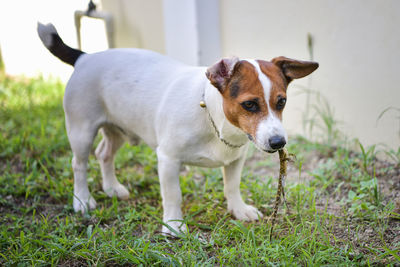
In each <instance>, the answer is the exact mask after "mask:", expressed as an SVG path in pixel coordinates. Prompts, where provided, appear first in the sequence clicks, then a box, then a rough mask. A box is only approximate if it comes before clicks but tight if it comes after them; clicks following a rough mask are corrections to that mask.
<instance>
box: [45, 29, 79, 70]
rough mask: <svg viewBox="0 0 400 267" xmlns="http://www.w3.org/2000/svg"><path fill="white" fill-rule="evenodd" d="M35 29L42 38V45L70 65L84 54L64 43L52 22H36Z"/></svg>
mask: <svg viewBox="0 0 400 267" xmlns="http://www.w3.org/2000/svg"><path fill="white" fill-rule="evenodd" d="M37 31H38V34H39V37H40V40H42V42H43V44H44V46H45V47H46V48H47V49H48V50H49V51H50V52H51V53H52V54H53V55H55V56H56V57H58V58H59V59H61V60H62V61H64V62H65V63H67V64H70V65H72V66H74V65H75V62H76V61H77V60H78V58H79V57H80V56H81V55H82V54H85V53H84V52H82V51H81V50H78V49H74V48H72V47H69V46H68V45H66V44H65V43H64V42H63V40H62V39H61V37H60V35H58V32H57V30H56V28H55V27H54V25H53V24H51V23H49V24H46V25H44V24H42V23H40V22H38V25H37Z"/></svg>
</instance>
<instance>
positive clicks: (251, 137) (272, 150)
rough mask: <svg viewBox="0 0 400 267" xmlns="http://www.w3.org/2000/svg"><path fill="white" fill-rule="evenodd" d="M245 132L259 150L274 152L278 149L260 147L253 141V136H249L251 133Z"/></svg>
mask: <svg viewBox="0 0 400 267" xmlns="http://www.w3.org/2000/svg"><path fill="white" fill-rule="evenodd" d="M246 134H247V138H249V140H250V141H251V142H253V144H255V145H256V147H257V148H258V149H259V150H261V151H264V152H267V153H271V154H272V153H275V152H276V151H278V149H264V148H261V147H260V146H259V145H258V144H257V143H256V142H255V141H254V138H253V136H251V134H249V133H246Z"/></svg>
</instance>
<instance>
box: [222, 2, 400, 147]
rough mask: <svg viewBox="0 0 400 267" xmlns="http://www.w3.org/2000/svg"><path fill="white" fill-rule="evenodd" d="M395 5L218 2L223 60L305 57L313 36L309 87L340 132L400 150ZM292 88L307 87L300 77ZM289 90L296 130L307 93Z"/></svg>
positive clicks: (288, 118)
mask: <svg viewBox="0 0 400 267" xmlns="http://www.w3.org/2000/svg"><path fill="white" fill-rule="evenodd" d="M399 11H400V1H397V0H385V1H378V0H353V1H346V0H330V1H319V0H296V1H273V0H248V1H242V0H221V27H222V29H221V34H222V37H221V40H222V51H223V55H224V56H229V55H238V56H240V57H243V58H246V57H249V58H262V59H271V58H273V57H275V56H279V55H285V56H288V57H293V58H298V59H308V58H309V54H308V50H307V33H311V34H312V36H314V41H315V46H314V59H315V60H316V61H318V62H319V63H320V68H319V69H318V70H317V71H316V72H315V73H314V74H313V75H312V82H311V88H312V89H314V90H319V91H320V92H321V93H322V94H323V95H324V96H325V97H327V99H328V100H329V103H330V105H331V106H332V107H333V109H334V110H335V115H336V118H337V119H338V120H340V121H343V130H344V131H345V132H346V133H347V134H349V135H350V136H352V137H359V138H360V140H361V141H362V142H363V143H365V144H372V143H385V144H388V145H390V146H392V147H396V148H397V147H398V146H399V145H400V138H399V131H400V129H399V118H398V116H399V115H400V114H398V113H397V114H396V113H395V112H388V113H387V114H386V115H384V116H383V118H382V120H380V121H379V123H378V124H376V120H377V118H378V116H379V114H380V113H381V112H382V111H383V110H384V109H385V108H387V107H391V106H393V107H398V108H399V107H400V88H399V82H400V74H399V62H400V34H399V26H400V15H399ZM294 84H302V85H305V86H307V85H308V81H307V80H303V81H299V82H296V83H294ZM298 92H300V89H299V88H296V87H295V86H293V85H292V86H291V88H290V90H289V100H288V106H287V109H286V110H285V112H284V120H285V124H286V125H287V127H288V128H289V130H290V132H291V133H295V132H301V131H302V126H301V115H302V112H303V111H304V109H305V97H304V95H298Z"/></svg>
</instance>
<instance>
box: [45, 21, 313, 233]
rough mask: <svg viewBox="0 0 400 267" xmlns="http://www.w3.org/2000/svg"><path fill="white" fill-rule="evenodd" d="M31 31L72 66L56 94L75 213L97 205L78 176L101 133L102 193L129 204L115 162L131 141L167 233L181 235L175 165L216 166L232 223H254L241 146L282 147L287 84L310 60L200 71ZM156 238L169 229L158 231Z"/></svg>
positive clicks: (309, 68) (235, 62)
mask: <svg viewBox="0 0 400 267" xmlns="http://www.w3.org/2000/svg"><path fill="white" fill-rule="evenodd" d="M38 33H39V36H40V38H41V40H42V42H43V43H44V45H45V46H46V47H47V49H49V50H50V52H51V53H53V54H54V55H55V56H56V57H58V58H60V59H61V60H62V61H64V62H66V63H68V64H70V65H73V66H74V67H75V70H74V72H73V74H72V76H71V78H70V80H69V82H68V84H67V87H66V89H65V95H64V111H65V120H66V128H67V134H68V139H69V142H70V145H71V148H72V152H73V159H72V168H73V171H74V201H73V206H74V209H75V211H77V212H78V211H80V212H85V211H87V210H88V209H93V208H95V206H96V201H95V200H94V199H93V197H92V196H91V194H90V192H89V189H88V185H87V181H86V171H87V163H88V157H89V152H90V149H91V147H92V144H93V140H94V138H95V136H96V135H97V132H98V131H99V130H100V131H101V132H102V134H103V139H102V140H101V142H100V143H99V145H98V147H97V149H96V152H95V154H96V156H97V158H98V160H99V162H100V167H101V173H102V176H103V190H104V191H105V192H106V193H107V195H109V196H114V195H116V196H117V197H119V198H120V199H126V198H128V196H129V192H128V190H127V189H126V188H125V187H124V186H123V185H122V184H120V183H119V182H118V180H117V178H116V177H115V171H114V156H115V153H116V152H117V150H118V148H119V147H121V145H122V144H123V143H124V142H125V141H126V140H128V141H132V140H136V139H137V138H138V137H139V138H141V139H142V140H144V142H146V143H147V144H148V145H149V146H150V147H152V148H153V149H154V150H155V151H156V153H157V158H158V174H159V179H160V187H161V196H162V205H163V209H164V218H163V221H164V222H165V223H166V224H168V225H169V226H170V227H172V228H173V229H174V230H176V231H185V230H186V226H185V225H182V211H181V202H182V195H181V189H180V184H179V171H180V167H181V165H182V164H187V165H195V166H202V167H212V168H214V167H222V173H223V180H224V193H225V197H226V199H227V202H228V210H229V211H231V212H232V213H233V215H234V216H235V217H236V218H237V219H240V220H245V221H251V220H257V219H258V218H260V217H262V214H261V213H260V212H259V211H258V210H257V209H256V208H255V207H253V206H250V205H247V204H246V203H245V202H244V201H243V199H242V197H241V195H240V191H239V185H240V177H241V171H242V167H243V164H244V161H245V158H246V151H247V147H248V140H251V141H252V142H253V143H254V144H255V145H256V147H257V148H259V149H261V150H263V151H266V152H275V151H277V150H278V149H280V148H282V147H283V146H285V144H286V142H287V134H286V132H285V130H284V128H283V126H282V111H283V109H284V107H285V103H286V89H287V86H288V84H289V83H290V82H291V81H292V80H293V79H297V78H302V77H304V76H307V75H309V74H310V73H312V72H313V71H314V70H315V69H317V68H318V63H316V62H310V61H299V60H293V59H289V58H285V57H277V58H274V59H272V61H271V62H269V61H263V60H240V59H238V58H225V59H222V60H220V61H219V62H217V63H216V64H215V65H213V66H211V67H209V68H206V67H192V66H187V65H185V64H182V63H180V62H177V61H175V60H173V59H171V58H168V57H166V56H162V55H160V54H157V53H154V52H151V51H147V50H142V49H110V50H107V51H103V52H99V53H94V54H86V53H84V52H82V51H79V50H76V49H73V48H70V47H68V46H67V45H65V44H64V43H63V41H62V40H61V38H60V37H59V35H58V33H57V31H56V29H55V28H54V26H53V25H52V24H47V25H43V24H38ZM199 103H200V105H199ZM163 232H165V233H171V230H170V229H169V228H168V227H165V226H164V227H163Z"/></svg>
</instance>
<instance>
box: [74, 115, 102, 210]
mask: <svg viewBox="0 0 400 267" xmlns="http://www.w3.org/2000/svg"><path fill="white" fill-rule="evenodd" d="M67 122H68V120H67ZM96 132H97V129H96V128H95V127H92V125H87V124H85V125H83V126H82V125H75V124H74V125H71V124H69V123H67V133H68V139H69V143H70V145H71V149H72V153H73V158H72V169H73V171H74V201H73V206H74V210H75V212H78V211H80V212H82V213H85V212H87V211H88V209H94V208H95V207H96V201H95V200H94V198H93V197H92V195H91V194H90V192H89V188H88V184H87V180H86V175H87V163H88V158H89V152H90V148H91V147H92V144H93V139H94V137H95V135H96Z"/></svg>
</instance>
